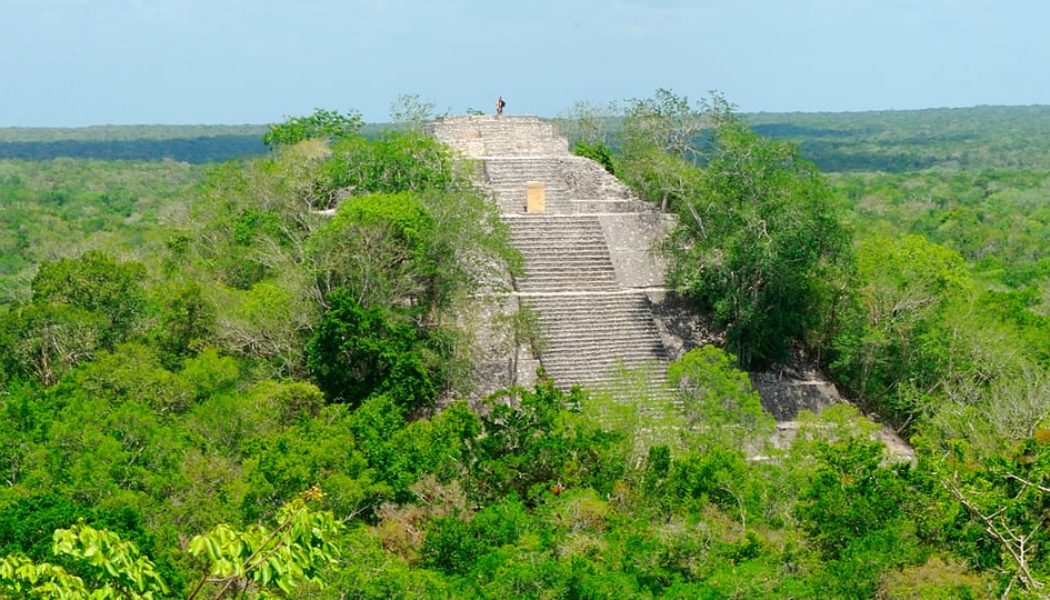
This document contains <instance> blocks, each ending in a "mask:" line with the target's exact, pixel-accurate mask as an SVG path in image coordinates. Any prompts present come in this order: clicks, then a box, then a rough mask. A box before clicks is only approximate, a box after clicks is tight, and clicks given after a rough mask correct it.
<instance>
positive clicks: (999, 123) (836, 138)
mask: <svg viewBox="0 0 1050 600" xmlns="http://www.w3.org/2000/svg"><path fill="white" fill-rule="evenodd" d="M743 117H744V119H745V120H746V121H747V122H748V123H749V124H750V125H751V126H752V127H753V128H754V129H755V131H756V132H757V133H759V134H761V135H764V136H768V137H772V138H778V139H786V140H790V141H792V142H795V143H797V144H798V145H799V147H800V149H801V152H802V155H803V156H804V157H805V158H807V159H808V160H811V161H813V162H814V163H816V165H817V166H818V167H820V169H821V170H823V171H825V172H857V171H883V172H890V173H901V172H909V171H922V170H927V169H941V170H956V169H972V168H1001V169H1022V170H1023V169H1037V170H1050V106H1008V107H1003V106H979V107H974V108H952V109H946V108H939V109H926V110H897V111H869V112H849V113H841V112H840V113H751V114H745V115H743ZM620 124H621V120H620V119H618V118H610V119H609V120H608V121H607V123H606V127H607V130H608V131H609V135H610V140H609V141H610V142H611V143H612V145H613V146H616V140H617V137H618V133H619V128H620ZM388 127H390V125H389V124H370V125H367V126H366V127H365V130H364V132H363V133H364V134H365V136H366V137H371V138H374V137H376V136H377V135H378V134H379V132H380V131H382V130H383V129H385V128H388ZM266 129H267V126H266V125H133V126H112V125H107V126H98V127H82V128H73V129H61V128H0V158H8V159H23V160H47V159H51V158H58V157H71V158H93V159H100V160H162V159H165V158H170V159H173V160H177V161H183V162H189V163H205V162H219V161H225V160H230V159H234V158H239V157H244V156H253V155H258V154H263V153H265V152H266V147H265V146H264V145H263V143H262V141H261V140H262V136H263V134H264V133H265V132H266Z"/></svg>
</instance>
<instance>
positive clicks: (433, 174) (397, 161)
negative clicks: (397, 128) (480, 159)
mask: <svg viewBox="0 0 1050 600" xmlns="http://www.w3.org/2000/svg"><path fill="white" fill-rule="evenodd" d="M325 173H326V174H327V176H328V181H327V185H328V186H330V187H331V189H345V190H347V191H349V192H350V194H353V195H362V194H373V193H382V194H392V193H397V192H406V191H411V192H422V191H424V190H442V191H447V190H451V189H452V188H453V187H456V186H461V185H462V184H463V183H464V180H463V179H462V178H459V177H458V176H457V174H456V173H455V170H454V168H453V164H452V155H451V153H449V151H448V149H447V148H445V147H444V146H442V145H441V144H440V143H438V142H437V141H436V140H433V139H431V138H428V137H425V136H423V135H422V134H420V133H416V132H405V133H401V132H387V133H384V134H383V136H382V137H380V138H379V139H377V140H366V139H365V138H361V137H352V138H347V139H346V140H344V141H341V142H340V143H337V144H334V145H333V146H332V158H331V159H330V160H328V161H327V162H326V164H325Z"/></svg>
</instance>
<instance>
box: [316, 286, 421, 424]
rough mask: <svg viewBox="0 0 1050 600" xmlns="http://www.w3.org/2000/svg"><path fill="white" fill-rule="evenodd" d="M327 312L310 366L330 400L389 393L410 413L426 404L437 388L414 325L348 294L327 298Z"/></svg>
mask: <svg viewBox="0 0 1050 600" xmlns="http://www.w3.org/2000/svg"><path fill="white" fill-rule="evenodd" d="M328 301H329V303H330V304H331V308H330V309H329V310H328V312H327V313H325V316H324V318H323V319H322V320H321V323H320V325H319V326H318V327H317V331H316V332H315V334H314V336H313V338H311V339H310V341H309V342H308V343H307V347H306V352H307V366H308V367H309V369H310V372H311V373H312V374H313V376H314V378H315V379H316V380H317V383H318V385H319V386H320V387H321V389H322V390H324V391H325V393H326V394H327V396H328V398H329V400H330V401H332V402H346V403H350V404H351V405H357V404H360V403H361V402H362V401H363V400H364V399H365V398H367V397H369V396H371V395H373V394H388V395H390V397H391V398H392V399H394V401H395V402H397V403H398V404H399V405H401V406H403V407H405V408H406V409H415V408H418V407H421V406H428V405H430V404H431V403H432V402H433V401H434V397H435V396H436V394H437V387H436V385H435V383H434V382H433V381H432V376H431V373H430V371H429V370H428V368H427V363H426V359H425V352H424V351H423V346H422V342H421V340H420V339H419V337H418V336H417V334H416V331H415V330H414V328H413V327H412V326H411V325H408V324H403V323H397V322H394V321H392V320H391V319H389V318H388V317H387V314H386V312H385V311H383V310H382V309H379V308H372V309H366V308H362V307H361V306H360V305H359V304H358V303H357V301H356V300H355V299H354V297H353V296H352V295H351V294H350V293H348V292H346V291H338V292H335V293H333V294H332V295H330V296H329V299H328Z"/></svg>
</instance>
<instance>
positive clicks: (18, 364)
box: [0, 302, 108, 386]
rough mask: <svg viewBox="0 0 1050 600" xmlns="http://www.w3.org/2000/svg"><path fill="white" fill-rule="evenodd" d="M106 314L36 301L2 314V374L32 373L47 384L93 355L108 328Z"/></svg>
mask: <svg viewBox="0 0 1050 600" xmlns="http://www.w3.org/2000/svg"><path fill="white" fill-rule="evenodd" d="M107 325H108V323H107V321H106V319H105V317H103V316H102V315H99V314H97V313H93V312H91V311H88V310H84V309H82V308H77V307H74V306H69V305H67V304H58V303H36V302H34V303H32V304H29V305H26V306H23V307H21V308H18V309H15V310H13V311H11V312H9V313H6V314H3V315H0V345H2V346H3V347H4V348H5V351H4V353H3V354H2V355H0V376H3V375H4V374H5V371H6V373H7V374H8V376H14V375H17V374H25V375H31V376H33V377H35V378H36V380H37V381H39V382H40V383H42V384H43V385H45V386H50V385H54V384H55V383H57V382H58V380H59V379H60V378H61V377H62V375H63V374H64V373H65V372H66V371H67V370H68V369H70V368H71V367H73V366H75V365H76V364H77V363H79V362H80V361H82V360H84V359H86V358H88V357H90V356H91V354H92V352H94V351H95V350H96V349H97V348H98V347H99V346H100V345H101V344H102V339H103V337H104V335H105V331H106V328H107Z"/></svg>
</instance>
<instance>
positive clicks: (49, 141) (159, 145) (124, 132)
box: [0, 124, 389, 164]
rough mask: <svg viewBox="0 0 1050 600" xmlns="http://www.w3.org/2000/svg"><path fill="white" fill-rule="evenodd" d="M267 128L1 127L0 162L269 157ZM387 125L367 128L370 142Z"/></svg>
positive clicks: (195, 160) (193, 160)
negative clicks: (262, 155) (264, 140)
mask: <svg viewBox="0 0 1050 600" xmlns="http://www.w3.org/2000/svg"><path fill="white" fill-rule="evenodd" d="M268 127H269V126H268V125H102V126H93V127H76V128H55V127H7V128H0V159H14V160H51V159H53V158H89V159H95V160H136V161H138V160H164V159H171V160H175V161H179V162H187V163H193V164H200V163H209V162H223V161H227V160H232V159H236V158H242V157H247V156H257V155H260V154H265V153H266V152H267V148H266V145H265V144H263V142H262V138H263V135H264V134H265V133H266V130H267V128H268ZM386 127H389V125H380V124H374V125H366V126H365V128H364V131H363V133H364V135H365V137H369V138H374V137H376V136H378V135H379V132H380V131H382V129H384V128H386Z"/></svg>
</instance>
